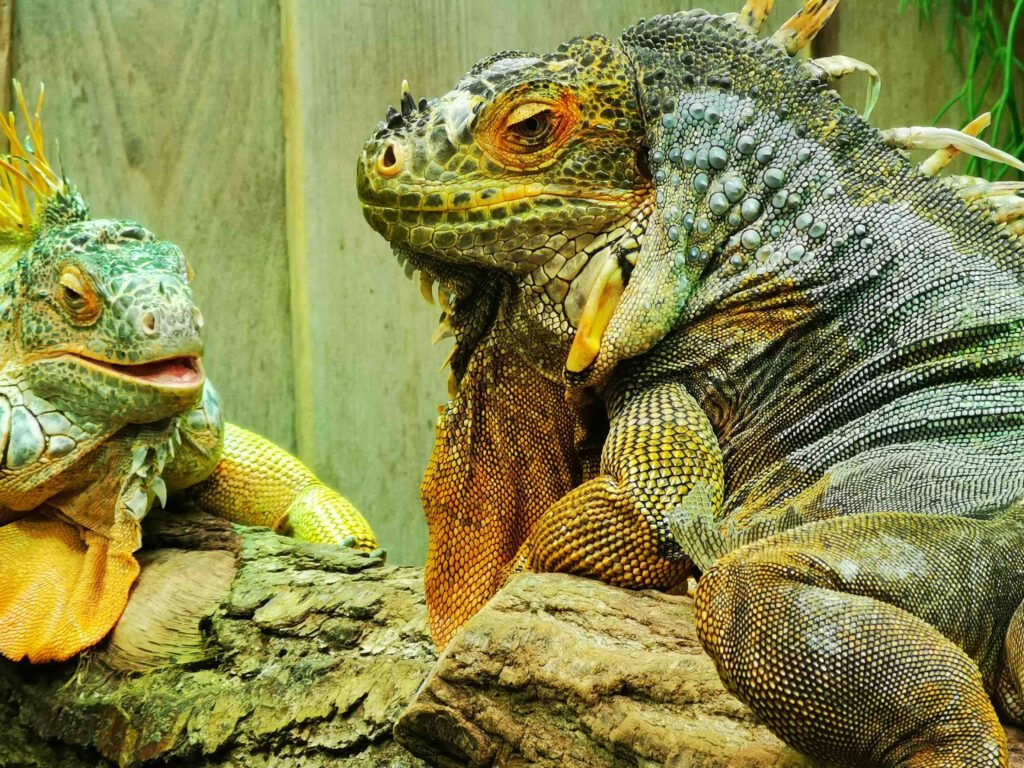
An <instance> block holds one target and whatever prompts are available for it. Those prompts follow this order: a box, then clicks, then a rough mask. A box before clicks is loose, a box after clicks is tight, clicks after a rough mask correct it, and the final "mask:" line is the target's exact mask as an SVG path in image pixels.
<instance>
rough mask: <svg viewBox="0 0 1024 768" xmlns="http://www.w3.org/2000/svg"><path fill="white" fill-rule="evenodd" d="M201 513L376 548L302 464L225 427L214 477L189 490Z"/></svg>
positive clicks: (346, 506) (355, 515) (358, 520)
mask: <svg viewBox="0 0 1024 768" xmlns="http://www.w3.org/2000/svg"><path fill="white" fill-rule="evenodd" d="M189 495H190V496H191V498H192V500H193V501H195V502H196V504H198V505H199V507H200V508H202V509H204V510H206V511H207V512H210V513H212V514H215V515H219V516H220V517H224V518H227V519H228V520H231V521H233V522H236V523H242V524H244V525H265V526H268V527H269V528H273V529H274V530H276V531H279V532H282V533H288V534H290V535H292V536H295V537H296V538H300V539H304V540H306V541H314V542H322V543H327V544H349V545H351V546H354V547H356V548H358V549H363V550H367V551H370V550H373V549H376V548H377V539H376V537H375V536H374V535H373V530H372V529H371V528H370V524H369V523H367V522H366V519H365V518H364V517H363V516H362V515H361V514H360V513H359V510H357V509H356V508H355V507H354V506H353V505H352V504H351V502H349V501H348V499H346V498H345V497H344V496H342V495H341V494H339V493H337V492H336V491H333V490H331V489H330V488H328V487H327V486H326V485H324V484H323V483H322V482H320V480H319V479H318V478H317V477H316V475H314V474H313V473H312V472H311V471H310V470H309V469H308V468H307V467H306V465H305V464H303V463H302V462H301V461H299V460H298V459H297V458H295V457H294V456H292V455H291V454H290V453H288V452H287V451H286V450H284V449H283V448H280V447H278V446H277V445H275V444H274V443H272V442H270V441H269V440H267V439H266V438H264V437H260V436H259V435H257V434H255V433H253V432H250V431H249V430H247V429H243V428H242V427H239V426H237V425H235V424H230V423H229V424H225V425H224V449H223V454H222V456H221V460H220V461H219V462H218V463H217V467H216V469H214V471H213V474H212V475H210V477H208V478H207V479H206V480H204V481H203V482H201V483H199V484H198V485H196V486H195V487H193V488H191V489H190V490H189Z"/></svg>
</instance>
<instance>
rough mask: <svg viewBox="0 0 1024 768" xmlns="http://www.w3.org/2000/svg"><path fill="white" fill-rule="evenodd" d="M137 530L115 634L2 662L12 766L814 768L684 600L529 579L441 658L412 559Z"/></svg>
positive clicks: (176, 520)
mask: <svg viewBox="0 0 1024 768" xmlns="http://www.w3.org/2000/svg"><path fill="white" fill-rule="evenodd" d="M146 540H147V549H146V550H145V551H144V552H143V553H142V555H141V557H140V559H141V560H142V562H143V572H142V576H141V577H140V579H139V583H138V585H137V586H136V589H135V591H134V593H133V595H132V599H131V602H130V603H129V607H128V610H127V611H126V612H125V615H124V617H123V618H122V620H121V622H120V623H119V625H118V627H117V628H116V629H115V631H114V632H113V633H112V635H111V637H110V638H109V639H108V640H107V641H106V642H105V643H104V644H103V645H101V646H100V647H98V648H96V649H94V650H92V651H90V652H88V653H86V654H83V655H82V657H81V658H80V659H78V660H77V661H73V662H69V663H66V664H53V665H41V666H30V665H28V664H12V663H7V662H4V663H0V768H42V767H43V766H45V767H46V768H111V767H112V766H123V767H125V768H128V767H129V766H142V765H145V766H152V767H155V766H167V767H168V768H206V767H209V768H213V767H216V768H221V767H224V768H226V767H228V766H230V767H231V768H236V767H237V768H241V767H242V766H245V767H246V768H249V767H250V766H255V767H259V768H263V767H265V768H284V767H285V766H287V767H288V768H293V767H295V768H298V767H301V768H321V767H325V766H328V765H329V766H352V767H356V766H358V767H360V768H362V767H365V768H370V766H374V767H375V768H376V767H377V766H384V767H387V768H417V767H419V766H423V765H427V764H429V765H436V766H446V767H447V766H474V767H482V766H496V767H499V768H511V767H512V766H527V765H539V766H556V765H557V766H559V767H560V768H574V767H575V766H585V767H586V768H591V767H593V768H602V767H604V766H643V767H644V768H647V767H648V766H669V767H670V768H688V767H689V766H698V765H699V766H702V767H703V768H713V767H714V766H729V767H730V768H739V767H740V766H742V767H743V768H758V767H760V766H773V767H774V768H797V767H798V766H799V767H806V766H812V765H814V763H812V762H811V761H809V760H808V759H807V758H804V757H802V756H801V755H799V754H797V753H796V752H793V751H792V750H789V749H787V748H786V747H785V746H784V745H782V744H781V743H780V742H779V741H778V740H777V739H776V738H775V737H774V736H772V734H771V733H769V732H768V731H767V730H766V729H765V728H763V727H762V726H760V725H758V724H757V723H756V721H755V720H754V717H753V715H752V714H751V713H750V711H749V710H747V709H746V707H744V706H743V705H742V704H740V703H739V702H738V701H736V699H734V698H733V697H732V696H730V695H729V694H728V693H727V692H726V691H725V690H724V689H723V687H722V685H721V683H720V682H719V680H718V677H717V675H716V674H715V670H714V665H713V664H712V662H711V661H710V660H709V659H708V658H707V657H706V656H705V655H703V653H702V652H701V650H700V648H699V646H698V645H697V642H696V639H695V634H694V627H693V604H692V601H691V600H690V599H689V598H687V597H673V596H669V595H663V594H659V593H655V592H626V591H623V590H618V589H615V588H612V587H607V586H604V585H602V584H599V583H597V582H593V581H587V580H584V579H577V578H573V577H570V576H561V575H550V574H549V575H535V574H528V575H523V576H519V577H516V578H515V579H513V580H512V581H511V582H510V584H509V585H508V586H507V587H506V588H505V589H504V590H502V591H501V592H500V593H499V594H498V595H497V596H496V597H495V598H494V599H493V600H492V601H491V602H490V604H489V605H488V606H487V607H486V608H485V609H484V610H483V611H481V612H480V613H479V614H477V616H476V617H474V618H473V619H472V620H471V621H470V622H469V624H467V626H466V627H465V628H464V629H463V630H462V631H461V632H460V633H459V634H458V635H457V636H456V637H455V639H454V640H453V641H452V643H451V645H450V646H449V647H448V648H447V649H446V650H445V652H444V654H443V655H442V656H441V658H440V660H437V659H436V658H435V655H434V652H433V647H432V644H431V641H430V639H429V637H428V635H427V632H426V620H425V619H426V616H425V609H424V604H423V593H422V585H421V581H422V573H421V572H420V571H419V570H417V569H414V568H405V567H394V566H388V565H386V564H384V563H383V561H382V560H381V559H379V558H371V557H366V556H364V555H360V554H357V553H354V552H350V551H344V550H338V549H336V548H333V547H322V546H315V545H309V544H303V543H301V542H297V541H294V540H291V539H287V538H282V537H280V536H277V535H275V534H273V533H271V532H270V531H267V530H262V529H237V528H234V527H233V526H231V525H230V524H228V523H225V522H223V521H220V520H217V519H215V518H210V517H207V516H204V515H198V514H185V515H181V514H166V515H159V516H155V517H154V519H153V520H152V521H149V522H148V523H147V539H146ZM428 675H429V676H428ZM424 680H426V682H425V683H424ZM421 684H422V686H423V687H422V688H421V687H420V686H421ZM417 691H418V692H417ZM410 700H411V704H410V703H409V702H410ZM403 710H404V714H403ZM396 722H397V725H396ZM393 730H394V736H393V735H392V732H393ZM1010 737H1011V749H1012V751H1013V758H1012V760H1011V765H1013V766H1018V767H1019V768H1024V742H1022V741H1021V739H1020V736H1019V734H1018V733H1017V732H1015V731H1011V733H1010ZM403 747H405V748H407V749H408V751H406V749H405V748H403ZM414 755H415V756H414Z"/></svg>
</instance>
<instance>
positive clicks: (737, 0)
mask: <svg viewBox="0 0 1024 768" xmlns="http://www.w3.org/2000/svg"><path fill="white" fill-rule="evenodd" d="M801 4H802V2H801V1H800V0H779V2H778V4H777V5H778V7H777V9H776V11H775V13H774V14H773V18H772V19H771V21H770V22H769V28H770V29H772V30H774V29H775V28H777V27H778V26H779V25H780V24H781V23H782V22H783V21H784V20H785V19H786V18H787V17H788V16H789V15H790V14H792V13H793V12H794V11H795V10H797V9H798V8H799V6H800V5H801ZM741 5H742V0H726V1H724V2H723V1H721V0H703V1H702V2H698V3H690V2H680V1H679V0H674V1H673V0H629V2H626V1H624V0H589V1H588V0H501V1H500V2H499V1H497V0H493V1H492V0H416V1H414V0H390V1H389V2H380V1H379V0H217V2H210V1H209V0H160V1H159V2H158V1H156V0H74V1H73V2H68V0H14V2H11V0H4V1H3V2H2V3H0V75H2V78H0V83H2V82H9V76H10V75H13V76H14V77H17V78H18V79H20V80H21V81H22V83H23V84H24V86H25V89H26V92H27V93H34V92H35V89H36V87H37V85H38V83H39V82H40V81H42V82H44V83H45V84H46V94H47V95H46V107H45V109H44V115H43V117H44V130H45V131H46V133H47V135H48V136H49V137H50V138H49V139H48V142H50V143H52V141H53V139H54V138H57V139H59V146H60V154H61V155H62V157H63V164H64V168H65V170H66V172H67V174H68V176H69V177H70V178H71V179H72V181H74V182H75V183H76V184H77V185H78V186H79V188H80V189H81V190H82V192H83V194H84V196H85V198H86V200H87V201H88V202H89V204H90V205H91V207H92V210H93V213H94V214H96V215H101V216H118V217H125V218H134V219H136V220H138V221H139V222H140V223H142V224H144V225H145V226H147V227H149V228H150V229H152V230H154V231H155V232H156V233H157V234H158V235H160V236H161V237H164V238H167V239H169V240H173V241H175V242H177V243H178V244H179V245H181V246H182V247H183V248H184V250H185V253H186V254H187V256H188V257H189V260H190V261H191V263H192V265H193V267H194V269H195V271H196V274H197V279H196V293H197V294H198V298H199V302H200V306H201V307H202V309H203V313H204V314H205V316H206V319H207V323H206V329H207V342H208V344H207V367H208V370H209V373H210V376H211V379H212V381H213V382H214V383H215V384H216V386H217V387H218V389H219V390H220V391H221V394H222V396H223V400H224V402H225V406H226V410H227V413H228V416H229V418H230V419H232V420H233V421H236V422H238V423H239V424H242V425H243V426H246V427H249V428H251V429H254V430H256V431H258V432H261V433H263V434H265V435H267V436H268V437H270V438H272V439H273V440H276V441H277V442H278V443H280V444H281V445H283V446H285V447H287V448H289V449H290V450H293V451H295V452H296V453H298V455H299V456H301V457H302V458H303V459H305V460H306V461H307V462H308V463H309V464H310V465H311V466H312V467H313V468H314V469H315V470H316V471H317V472H318V473H319V474H320V475H321V476H322V477H323V478H324V480H326V481H327V482H328V483H330V484H331V485H333V486H335V487H337V488H338V489H340V490H341V491H342V492H343V493H345V494H346V495H347V496H348V497H349V498H350V499H351V500H352V501H353V502H354V503H355V504H357V505H358V506H359V507H360V509H362V510H363V511H364V513H365V514H366V516H367V517H368V518H369V519H370V521H371V522H372V523H373V525H374V528H375V529H376V531H377V533H378V535H379V537H380V540H381V542H382V544H383V545H384V546H385V547H386V548H387V549H388V551H389V555H390V557H391V559H392V560H393V561H395V562H401V563H419V562H422V560H423V557H424V553H425V551H426V526H425V524H424V522H423V515H422V511H421V508H420V503H419V493H418V489H419V481H420V476H421V474H422V471H423V469H424V467H425V465H426V462H427V457H428V456H429V454H430V450H431V445H432V442H433V431H434V423H435V420H436V418H437V407H438V405H440V404H441V403H442V402H443V400H445V399H446V394H445V392H446V388H445V381H446V378H447V373H445V372H440V367H441V365H442V362H443V361H444V359H445V357H446V355H447V353H448V351H449V347H448V346H445V345H438V347H431V345H430V336H431V334H432V332H433V330H434V328H435V326H436V323H437V318H438V314H439V310H437V309H436V308H432V307H429V306H428V305H427V304H426V302H425V301H424V300H423V298H422V297H421V296H420V291H419V286H418V285H413V284H411V283H410V282H409V281H408V280H407V279H406V278H405V276H404V275H403V272H402V269H401V268H400V267H399V266H398V265H397V264H396V262H395V260H394V259H393V258H392V256H391V253H390V250H389V248H388V247H387V246H386V244H385V243H384V241H383V240H381V239H380V238H379V237H378V236H377V235H376V234H375V233H374V232H372V231H371V230H370V229H369V227H367V226H366V224H365V223H364V222H363V218H362V215H361V213H360V210H359V205H358V202H357V199H356V195H355V188H354V176H355V161H356V157H357V155H358V152H359V149H360V146H361V144H362V142H363V140H364V139H365V138H367V137H368V136H369V134H370V133H371V131H372V130H373V129H374V127H375V125H376V123H377V121H378V120H380V119H381V118H382V117H383V116H384V112H385V109H386V108H387V106H388V104H389V103H393V104H397V102H398V99H399V95H400V85H401V82H402V79H403V78H408V80H409V82H410V83H411V85H412V91H413V95H414V96H415V97H417V98H419V97H421V96H428V97H433V96H438V95H440V94H441V93H443V92H444V91H446V90H447V89H448V88H450V87H451V85H453V84H454V82H455V81H456V80H457V79H458V78H459V76H461V75H462V73H463V72H464V71H465V70H467V69H468V68H469V67H470V66H471V65H472V64H473V63H474V62H475V61H476V60H477V59H479V58H481V57H483V56H485V55H487V54H489V53H491V52H493V51H496V50H502V49H527V50H537V51H542V52H546V51H549V50H551V49H553V48H554V47H556V46H557V45H558V44H559V43H560V42H562V41H564V40H566V39H568V38H570V37H572V36H574V35H577V34H590V33H595V32H600V33H604V34H606V35H610V36H614V35H617V34H618V33H619V32H621V31H622V30H623V29H624V28H625V27H626V26H628V25H629V24H630V23H632V22H633V21H635V20H637V19H638V18H640V17H643V16H651V15H654V14H657V13H669V12H673V11H677V10H681V9H689V8H691V7H695V6H704V7H706V8H708V9H709V10H714V11H719V12H726V11H736V10H739V7H740V6H741ZM1022 5H1024V2H1016V3H1015V2H1014V1H1013V0H993V1H992V2H988V3H985V2H982V3H979V2H977V0H974V2H971V3H960V4H958V3H957V2H954V0H915V1H914V2H899V1H898V0H844V2H843V3H841V5H840V8H839V10H838V12H837V15H836V16H835V18H834V19H833V20H832V22H830V24H829V26H828V28H827V29H826V30H825V31H824V32H823V34H822V36H821V38H820V39H819V41H818V42H817V45H816V49H815V52H814V53H815V55H829V54H833V53H842V54H845V55H848V56H853V57H856V58H859V59H862V60H864V61H866V62H868V63H870V64H872V65H874V66H875V67H876V68H877V69H878V70H879V71H880V73H881V75H882V78H883V85H882V96H881V100H880V102H879V106H878V109H877V110H876V112H875V116H874V118H873V122H874V123H875V124H876V125H877V126H879V127H894V126H898V125H928V124H930V123H931V122H932V120H933V118H935V117H936V115H937V114H938V113H939V112H940V110H942V108H943V107H944V105H946V104H947V102H948V101H949V99H950V98H951V97H953V96H955V95H957V94H958V93H959V94H960V95H961V96H963V97H964V98H963V99H961V101H958V102H956V103H954V104H953V105H952V106H951V108H950V110H949V111H948V112H947V114H945V116H944V117H943V118H942V123H943V124H946V125H950V126H956V127H960V126H961V125H962V124H963V122H964V121H965V117H966V116H967V112H968V111H970V109H971V108H973V105H974V104H975V103H978V102H984V101H986V100H988V101H991V99H993V98H997V97H999V95H1000V94H1001V93H1002V90H1001V89H1002V80H1000V79H999V73H1000V70H999V67H1002V66H1007V67H1008V68H1009V70H1015V69H1016V68H1017V67H1018V66H1020V62H1019V61H1018V60H1017V59H1016V58H1014V57H1013V55H1012V52H1013V51H1012V46H1011V47H1006V45H1005V42H1004V44H1003V45H1004V47H1003V48H1000V47H999V40H1001V39H1002V40H1004V41H1005V40H1009V41H1011V42H1012V41H1013V40H1014V32H1015V29H1016V27H1015V25H1016V23H1017V21H1018V20H1020V16H1021V14H1020V8H1021V6H1022ZM902 6H906V8H905V9H903V12H902V13H901V7H902ZM979 6H980V7H982V8H983V9H984V12H985V13H989V14H993V15H992V16H991V18H989V17H984V18H982V17H980V16H977V13H975V12H976V11H977V9H978V7H979ZM965 8H966V9H968V10H965ZM970 9H974V10H973V11H972V10H970ZM922 12H923V13H924V14H927V15H928V16H930V21H927V22H926V21H924V20H923V13H922ZM965 14H966V18H967V22H964V18H963V17H964V16H965ZM954 22H957V24H956V25H955V26H954V25H953V23H954ZM974 22H978V24H977V27H978V30H980V31H981V32H980V34H983V35H987V37H985V38H984V39H983V40H982V41H981V42H980V43H979V42H978V41H977V40H976V39H975V38H974V37H972V35H974V34H976V33H977V30H976V31H975V32H972V31H971V28H970V24H971V23H974ZM990 38H991V40H993V41H994V42H985V41H986V40H989V39H990ZM950 46H952V48H950ZM948 48H949V49H950V50H952V51H953V53H954V54H955V55H950V52H949V51H948V50H947V49H948ZM1007 51H1008V52H1009V53H1007ZM989 60H991V61H994V62H996V65H994V66H995V67H996V69H995V70H994V74H993V75H992V76H991V78H990V79H989V80H988V81H987V82H985V81H984V78H985V77H986V76H987V74H988V73H989V71H990V70H988V69H986V68H985V67H986V62H988V61H989ZM972 62H973V63H974V66H973V67H972ZM972 75H973V76H974V78H975V79H980V80H981V81H982V82H981V83H980V84H979V85H977V86H972V87H971V89H970V93H965V91H964V84H965V82H968V81H970V80H971V76H972ZM1018 79H1019V78H1018ZM842 87H843V89H844V95H846V98H847V101H848V103H850V104H852V105H854V106H856V107H857V108H860V106H861V105H862V103H863V94H864V88H865V83H864V81H863V80H861V79H859V78H854V79H853V81H852V82H850V83H848V84H844V85H843V86H842ZM0 90H5V89H0ZM1010 91H1011V93H1010V95H1011V96H1013V97H1015V94H1014V93H1013V89H1012V88H1010ZM991 94H994V96H993V95H991ZM968 96H969V97H970V99H968ZM4 97H5V98H7V99H9V98H10V94H8V93H6V92H5V93H4ZM30 100H31V99H30ZM972 100H973V101H972ZM1011 102H1012V103H1010V107H1011V109H1010V110H1009V113H1008V114H1007V115H1005V116H1004V119H1005V122H1006V125H1008V126H1010V130H1011V131H1012V130H1013V129H1014V126H1018V127H1019V115H1018V114H1017V111H1016V102H1015V101H1012V99H1011ZM1010 113H1012V114H1010ZM971 116H972V117H973V114H972V115H971ZM1011 138H1012V137H1011ZM1010 143H1011V144H1012V141H1011V142H1010ZM1004 146H1006V143H1004ZM1010 148H1012V147H1010ZM49 153H50V155H51V157H52V156H54V155H55V153H54V152H53V150H52V147H51V148H50V152H49Z"/></svg>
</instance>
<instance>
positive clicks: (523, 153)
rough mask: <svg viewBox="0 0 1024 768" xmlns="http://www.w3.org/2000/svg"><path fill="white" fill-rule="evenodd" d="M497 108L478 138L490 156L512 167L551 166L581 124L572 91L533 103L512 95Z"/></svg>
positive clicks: (535, 98) (544, 96)
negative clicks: (560, 149)
mask: <svg viewBox="0 0 1024 768" xmlns="http://www.w3.org/2000/svg"><path fill="white" fill-rule="evenodd" d="M531 95H532V94H531ZM513 100H514V101H513ZM510 101H511V102H513V103H512V104H511V105H509V104H508V102H510ZM494 106H495V108H494V109H491V110H490V116H489V117H485V118H484V120H483V123H482V125H481V126H480V128H479V129H478V132H477V137H478V139H479V141H480V143H481V145H482V146H483V147H484V148H485V149H486V150H487V153H488V154H489V155H491V157H493V158H494V159H495V160H497V161H498V162H500V163H501V164H502V165H504V166H506V167H508V168H516V169H520V170H539V169H541V168H545V167H547V166H548V165H550V164H551V163H553V162H554V161H555V159H556V157H557V154H558V150H559V148H561V147H562V146H564V145H565V143H566V142H567V141H568V140H569V138H570V137H571V136H572V134H573V132H574V131H575V130H576V128H578V127H579V125H580V121H581V118H580V111H579V105H578V104H577V102H576V95H575V94H574V93H572V92H571V91H569V90H564V91H562V92H561V93H553V94H552V93H545V94H544V95H543V96H542V97H540V98H538V97H537V96H534V97H533V98H531V99H530V100H529V101H523V100H522V96H521V95H519V96H518V98H517V96H516V95H509V96H506V97H505V99H504V103H502V100H499V102H498V103H497V104H495V105H494ZM503 107H504V108H503Z"/></svg>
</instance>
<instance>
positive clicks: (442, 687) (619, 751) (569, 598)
mask: <svg viewBox="0 0 1024 768" xmlns="http://www.w3.org/2000/svg"><path fill="white" fill-rule="evenodd" d="M395 734H396V737H397V739H398V741H399V743H400V744H402V745H404V746H405V747H406V748H408V749H409V750H410V751H411V752H413V753H414V754H416V755H418V756H419V757H421V758H423V759H424V760H426V761H427V762H428V763H430V764H431V765H437V766H445V767H446V768H449V767H453V766H472V768H483V766H492V765H493V766H523V765H536V766H588V768H605V767H606V766H609V767H610V766H644V767H645V768H646V767H647V766H669V767H670V768H689V767H690V766H701V768H726V767H727V766H728V768H738V767H739V766H742V767H743V768H762V767H764V768H767V766H772V768H809V767H810V766H818V765H819V763H817V762H814V761H812V760H810V759H809V758H806V757H804V756H802V755H800V754H799V753H797V752H795V751H793V750H791V749H789V748H788V747H786V746H785V745H784V744H782V742H780V741H779V740H778V739H777V738H775V736H773V735H772V734H771V733H770V732H769V731H768V730H767V729H766V728H764V726H761V725H759V724H758V723H757V722H756V720H755V718H754V716H753V713H751V712H750V710H748V709H747V708H746V707H745V706H744V705H742V704H741V703H740V702H739V701H737V700H736V699H735V698H733V697H732V696H731V695H730V694H729V693H727V692H726V690H725V689H724V688H723V687H722V684H721V683H720V682H719V679H718V675H717V674H716V672H715V668H714V664H713V663H712V661H711V659H710V658H708V657H707V656H706V655H705V654H704V653H703V652H702V651H701V648H700V645H699V644H698V643H697V639H696V633H695V630H694V613H693V601H692V600H691V599H690V598H689V597H685V596H678V597H677V596H671V595H664V594H661V593H657V592H626V591H624V590H619V589H614V588H611V587H607V586H604V585H602V584H599V583H597V582H593V581H587V580H584V579H579V578H574V577H571V576H562V575H536V574H527V575H523V576H519V577H517V578H515V579H513V580H512V581H511V582H510V583H509V584H508V585H507V586H506V587H505V589H503V590H502V591H501V592H500V593H498V595H497V596H496V597H495V598H494V599H493V600H492V601H491V602H490V603H489V604H488V605H487V607H486V608H485V609H484V610H482V611H481V612H480V613H479V614H477V615H476V616H475V617H474V618H473V619H472V620H470V622H469V623H468V624H467V625H466V626H465V627H464V628H463V629H462V631H461V632H460V633H459V634H458V635H456V637H455V638H454V639H453V640H452V643H451V644H450V646H449V647H448V648H447V649H446V650H445V652H444V653H443V654H442V656H441V658H440V659H439V660H438V663H437V666H436V667H435V669H434V671H433V672H432V673H431V675H430V677H429V678H428V679H427V682H426V683H425V684H424V686H423V688H422V689H421V690H420V692H419V693H418V694H417V696H416V697H415V699H413V701H412V703H411V704H410V706H409V708H408V709H407V710H406V712H405V713H404V714H403V715H402V717H401V719H399V721H398V725H397V726H396V729H395ZM1010 742H1011V750H1012V753H1013V757H1012V759H1011V766H1018V767H1019V766H1024V740H1022V738H1021V734H1020V732H1018V731H1011V732H1010Z"/></svg>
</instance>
